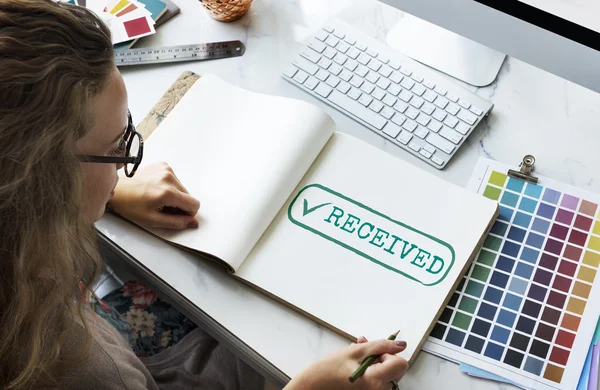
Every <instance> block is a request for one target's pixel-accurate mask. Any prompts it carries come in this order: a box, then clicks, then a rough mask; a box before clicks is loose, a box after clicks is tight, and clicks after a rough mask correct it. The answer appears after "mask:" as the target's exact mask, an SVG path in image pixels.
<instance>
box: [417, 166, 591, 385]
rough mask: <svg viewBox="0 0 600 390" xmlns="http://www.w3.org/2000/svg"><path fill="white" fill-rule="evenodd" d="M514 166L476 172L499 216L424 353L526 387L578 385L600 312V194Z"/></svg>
mask: <svg viewBox="0 0 600 390" xmlns="http://www.w3.org/2000/svg"><path fill="white" fill-rule="evenodd" d="M509 168H510V167H509V166H506V165H504V164H500V163H497V162H494V161H491V160H487V159H480V161H479V162H478V164H477V167H476V168H475V172H474V174H473V176H472V178H471V182H470V184H469V187H470V188H471V189H473V190H474V191H477V192H478V193H480V194H482V195H483V196H485V197H487V198H489V199H492V200H495V201H498V202H499V206H500V215H499V217H498V220H497V221H496V222H495V224H494V225H493V228H492V230H491V232H490V234H489V235H488V236H487V238H486V240H485V242H484V244H483V248H482V249H481V251H480V252H479V254H478V256H477V258H476V260H475V261H474V263H473V264H472V265H471V267H470V269H469V271H468V272H467V274H466V275H465V277H464V278H463V280H462V282H461V283H460V285H459V286H458V289H457V290H456V292H455V293H454V295H453V296H452V298H451V300H450V303H449V304H448V306H447V307H446V308H445V310H444V311H443V313H442V315H441V317H440V319H439V321H438V323H437V324H436V325H435V327H434V329H433V331H432V333H431V335H430V337H429V339H428V342H427V343H426V344H425V346H424V348H423V349H425V350H427V351H429V352H432V353H435V354H438V355H441V356H443V357H445V358H448V359H450V360H453V361H457V362H464V363H467V364H470V365H472V366H475V367H478V368H481V369H483V370H486V371H488V372H491V373H493V374H496V375H499V376H501V377H504V378H507V379H509V380H510V381H513V382H515V383H518V384H519V385H521V386H523V387H525V388H532V389H575V388H576V387H577V383H578V380H579V377H580V375H581V371H582V368H583V365H584V362H585V359H586V355H587V352H588V349H589V346H590V342H591V340H592V337H593V334H594V330H595V327H596V323H597V321H598V315H599V314H600V300H599V298H600V289H599V288H598V283H600V278H597V277H596V271H597V268H598V265H599V264H600V219H599V218H600V217H599V211H600V210H599V207H598V204H599V203H600V197H598V196H597V195H593V194H590V193H587V192H585V191H582V190H579V189H577V188H574V187H572V186H568V185H565V184H561V183H559V182H557V181H554V180H551V179H547V178H543V177H540V178H539V184H537V185H535V184H531V183H526V182H524V181H521V180H518V179H515V178H512V177H508V176H507V174H506V173H507V171H508V169H509ZM465 212H468V210H465Z"/></svg>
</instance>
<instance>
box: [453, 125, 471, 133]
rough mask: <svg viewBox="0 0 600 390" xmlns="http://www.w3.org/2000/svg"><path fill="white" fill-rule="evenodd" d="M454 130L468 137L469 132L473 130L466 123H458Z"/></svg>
mask: <svg viewBox="0 0 600 390" xmlns="http://www.w3.org/2000/svg"><path fill="white" fill-rule="evenodd" d="M454 130H456V131H458V132H459V133H461V134H462V135H466V134H467V133H468V132H469V130H471V126H469V125H467V124H466V123H464V122H458V124H457V125H456V127H455V128H454Z"/></svg>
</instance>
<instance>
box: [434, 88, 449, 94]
mask: <svg viewBox="0 0 600 390" xmlns="http://www.w3.org/2000/svg"><path fill="white" fill-rule="evenodd" d="M434 91H435V92H437V93H439V94H440V95H442V96H446V94H447V93H448V91H446V90H445V89H444V88H441V87H439V86H437V87H435V89H434Z"/></svg>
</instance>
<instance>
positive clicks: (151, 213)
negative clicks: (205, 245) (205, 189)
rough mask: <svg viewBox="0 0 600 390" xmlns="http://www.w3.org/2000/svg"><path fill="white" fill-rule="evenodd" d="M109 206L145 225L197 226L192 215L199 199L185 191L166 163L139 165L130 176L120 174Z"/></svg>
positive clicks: (174, 227)
mask: <svg viewBox="0 0 600 390" xmlns="http://www.w3.org/2000/svg"><path fill="white" fill-rule="evenodd" d="M108 206H109V207H110V208H111V209H113V210H114V211H115V212H116V213H118V214H120V215H121V216H123V217H125V218H127V219H129V220H130V221H132V222H135V223H136V224H138V225H141V226H145V227H160V228H168V229H186V228H196V227H198V220H197V219H196V218H195V217H194V216H195V215H196V214H197V213H198V209H199V208H200V202H199V201H198V200H196V199H195V198H194V197H192V196H191V195H190V194H189V193H188V191H187V190H186V189H185V187H184V186H183V185H182V184H181V182H180V181H179V180H178V179H177V177H176V176H175V174H174V173H173V170H172V169H171V167H170V166H169V165H167V164H166V163H154V164H150V165H148V166H145V167H143V168H140V169H139V170H138V171H137V173H136V175H135V176H134V177H132V178H128V177H121V178H120V180H119V183H118V184H117V187H116V188H115V194H114V196H113V198H112V199H111V200H110V201H109V202H108Z"/></svg>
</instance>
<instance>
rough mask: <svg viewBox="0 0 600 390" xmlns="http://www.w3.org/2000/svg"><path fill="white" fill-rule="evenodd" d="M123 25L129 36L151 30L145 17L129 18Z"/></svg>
mask: <svg viewBox="0 0 600 390" xmlns="http://www.w3.org/2000/svg"><path fill="white" fill-rule="evenodd" d="M123 25H124V26H125V31H127V35H128V36H129V38H131V37H135V36H138V35H142V34H146V33H149V32H151V31H152V30H151V29H150V26H149V25H148V21H147V20H146V18H145V17H141V18H137V19H133V20H129V21H127V22H125V23H123Z"/></svg>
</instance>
